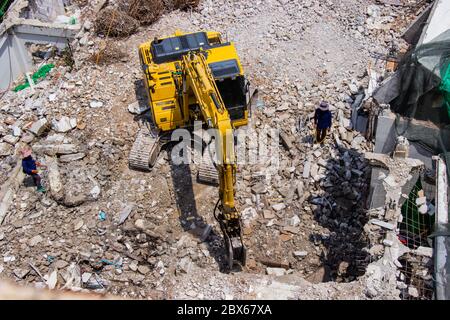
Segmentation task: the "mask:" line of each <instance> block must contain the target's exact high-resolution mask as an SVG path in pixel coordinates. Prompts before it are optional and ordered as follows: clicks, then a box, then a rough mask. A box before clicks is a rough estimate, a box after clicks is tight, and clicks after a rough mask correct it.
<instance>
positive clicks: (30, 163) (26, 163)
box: [20, 147, 45, 192]
mask: <svg viewBox="0 0 450 320" xmlns="http://www.w3.org/2000/svg"><path fill="white" fill-rule="evenodd" d="M31 152H32V151H31V148H30V147H25V148H23V149H22V150H21V151H20V153H21V154H22V170H23V173H25V174H27V175H29V176H31V177H32V178H33V181H34V184H35V185H36V187H37V191H38V192H45V188H44V187H43V186H42V184H41V176H40V175H39V174H38V171H37V167H44V168H45V166H44V165H42V164H41V163H40V162H37V161H36V160H34V159H33V157H32V156H31Z"/></svg>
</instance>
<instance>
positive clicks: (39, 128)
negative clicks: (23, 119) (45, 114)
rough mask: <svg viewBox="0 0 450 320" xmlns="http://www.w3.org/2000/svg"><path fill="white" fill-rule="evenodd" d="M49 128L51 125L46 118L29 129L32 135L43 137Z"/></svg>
mask: <svg viewBox="0 0 450 320" xmlns="http://www.w3.org/2000/svg"><path fill="white" fill-rule="evenodd" d="M48 128H49V123H48V121H47V119H46V118H42V119H39V120H38V121H36V122H34V123H33V124H32V125H31V127H30V128H29V129H28V131H30V132H31V133H33V134H34V135H35V136H37V137H39V136H41V135H42V134H43V133H44V132H45V131H47V129H48Z"/></svg>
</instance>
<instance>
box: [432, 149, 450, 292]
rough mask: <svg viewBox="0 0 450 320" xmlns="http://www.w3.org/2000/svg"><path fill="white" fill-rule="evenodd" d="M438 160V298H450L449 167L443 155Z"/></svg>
mask: <svg viewBox="0 0 450 320" xmlns="http://www.w3.org/2000/svg"><path fill="white" fill-rule="evenodd" d="M433 159H434V160H435V161H436V219H435V232H436V237H435V239H434V241H435V250H434V251H435V264H434V273H435V278H436V300H448V299H449V292H448V278H449V274H448V273H447V271H448V270H449V269H450V261H449V262H447V256H448V244H449V243H450V237H449V231H450V230H449V228H448V194H447V190H448V181H447V167H446V165H445V162H444V160H442V158H441V157H439V156H436V157H433Z"/></svg>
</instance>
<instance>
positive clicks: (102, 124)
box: [0, 0, 433, 299]
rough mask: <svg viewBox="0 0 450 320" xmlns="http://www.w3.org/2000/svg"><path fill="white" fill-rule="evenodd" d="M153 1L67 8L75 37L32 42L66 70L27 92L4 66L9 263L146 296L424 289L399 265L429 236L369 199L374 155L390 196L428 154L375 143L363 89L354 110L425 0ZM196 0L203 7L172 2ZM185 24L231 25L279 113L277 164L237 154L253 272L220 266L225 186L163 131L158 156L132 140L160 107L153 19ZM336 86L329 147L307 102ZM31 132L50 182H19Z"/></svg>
mask: <svg viewBox="0 0 450 320" xmlns="http://www.w3.org/2000/svg"><path fill="white" fill-rule="evenodd" d="M141 2H142V1H112V2H111V1H99V2H98V1H91V2H89V1H87V2H86V4H85V5H84V6H81V7H80V9H79V11H78V13H79V14H76V12H75V9H73V6H66V10H67V12H66V13H65V15H66V17H65V18H64V17H60V18H59V20H60V21H67V18H68V17H77V18H76V19H77V22H78V23H79V30H78V31H77V34H76V36H74V38H73V39H71V40H70V44H71V50H70V51H71V53H70V54H69V53H68V52H66V51H63V50H54V49H55V48H54V47H52V46H46V45H36V44H34V45H33V46H32V47H30V51H31V53H32V57H33V59H36V65H39V64H40V63H42V62H43V61H46V63H52V64H54V65H55V68H54V69H53V70H52V72H51V73H49V74H48V76H47V77H46V78H45V79H43V80H42V81H41V82H39V83H37V84H36V85H35V86H34V88H33V89H30V88H27V89H25V90H22V91H18V92H15V91H12V90H7V91H6V92H5V93H3V91H4V90H5V89H6V88H7V86H8V83H6V84H5V83H4V81H3V80H2V79H0V85H1V87H0V92H2V94H1V98H0V99H1V100H2V103H1V104H0V157H1V158H0V172H1V175H0V185H1V186H2V187H1V189H0V215H1V217H2V223H1V224H0V247H1V248H2V252H1V253H2V260H1V262H2V264H1V265H0V272H1V274H2V276H5V277H10V278H12V279H13V280H14V281H17V282H19V284H21V285H22V284H23V285H31V286H41V287H43V286H47V287H50V288H55V289H62V288H64V289H67V290H73V291H83V292H84V291H91V290H95V291H96V292H99V293H104V292H105V291H106V290H107V291H108V293H111V294H116V295H120V296H121V297H126V298H138V299H141V298H144V299H145V298H150V297H151V298H152V299H153V298H155V299H156V298H159V299H177V298H186V297H191V298H193V299H197V298H198V299H203V298H204V299H226V298H233V299H262V298H275V299H279V298H286V299H287V298H289V299H345V298H347V299H369V298H374V299H380V298H385V299H398V297H399V296H400V291H401V292H403V293H405V294H409V295H410V296H412V297H414V296H415V294H416V292H414V288H413V286H414V284H409V283H406V282H405V280H400V276H397V275H396V271H399V270H398V268H401V267H398V265H399V264H400V266H401V265H402V264H403V259H429V258H430V254H431V255H432V252H431V253H430V252H429V250H428V251H427V249H423V248H419V249H417V250H416V251H418V253H416V251H413V250H412V251H411V252H407V251H406V250H405V248H404V247H402V246H401V242H400V240H399V237H398V234H397V230H396V229H397V224H398V222H399V221H398V219H400V218H399V216H400V214H399V213H398V212H397V210H398V208H396V209H391V211H392V212H390V215H391V216H389V217H388V215H387V212H385V211H386V210H384V206H381V209H380V210H369V211H368V210H366V208H365V204H366V203H367V196H368V195H369V193H370V187H369V183H370V175H371V170H373V169H372V168H371V167H370V165H369V164H373V163H375V165H374V166H375V167H377V169H380V168H382V169H383V172H387V171H389V172H388V173H386V174H384V176H382V177H381V178H380V181H379V183H380V184H381V185H382V187H384V188H386V190H387V193H388V196H389V197H392V198H393V199H394V198H395V195H396V194H397V193H399V194H401V193H405V191H404V190H400V191H399V190H398V189H399V188H400V189H401V187H402V186H403V185H404V184H405V182H406V181H408V179H410V178H409V177H410V176H411V174H410V172H409V171H410V170H409V169H410V168H416V169H417V168H419V167H420V164H419V163H418V162H417V163H414V161H410V159H409V158H399V159H397V158H396V160H394V159H392V158H391V157H390V156H386V155H383V156H380V155H379V154H374V153H371V152H372V151H373V148H374V146H373V139H371V137H369V135H368V134H365V133H360V132H358V131H356V130H354V129H352V124H354V122H353V119H352V115H353V113H352V105H353V104H355V105H356V104H358V106H360V109H359V111H358V112H356V113H357V114H358V115H359V114H361V115H362V114H364V115H365V114H367V112H368V111H370V110H368V109H366V108H367V106H368V102H367V101H366V100H367V99H366V97H365V94H366V93H367V91H368V88H369V85H370V87H371V89H373V88H372V85H371V83H372V84H373V81H372V80H371V79H370V78H371V77H370V76H369V74H370V73H369V74H368V72H367V63H368V61H371V58H370V54H371V53H373V52H380V53H381V52H387V51H388V50H390V47H389V48H388V47H387V46H386V44H387V43H391V42H394V44H395V45H398V46H399V47H400V49H401V52H406V50H405V49H407V48H406V47H405V46H404V45H403V43H402V42H400V41H399V40H398V39H400V38H399V33H400V31H401V29H402V28H403V26H406V24H408V23H409V22H410V20H412V18H414V17H413V16H414V15H415V13H411V12H410V10H409V9H408V10H407V6H405V7H403V6H385V5H378V6H373V5H370V6H368V5H367V4H365V3H362V2H361V1H359V2H358V1H355V0H348V1H337V2H336V1H334V2H333V3H332V4H331V2H323V3H321V5H317V4H316V3H315V2H314V1H300V2H299V3H300V4H299V3H297V2H295V1H287V0H282V1H266V2H264V6H261V5H258V4H257V3H256V2H255V3H253V2H251V1H250V2H249V1H241V0H239V1H224V0H218V1H200V2H198V1H178V0H177V1H175V0H164V1H154V2H152V3H153V4H157V3H160V4H161V3H162V4H163V6H164V8H163V10H162V12H159V13H158V12H156V11H155V12H152V11H151V10H149V7H148V6H147V5H148V3H150V2H151V1H150V2H149V1H143V2H145V3H146V7H145V8H144V7H142V6H138V8H140V9H137V10H135V11H136V12H132V11H133V10H131V9H132V8H131V6H132V4H133V3H141ZM189 3H192V6H193V7H196V8H197V9H196V10H192V11H191V10H190V9H189V11H188V12H184V11H173V12H171V11H172V10H174V9H175V10H177V9H180V10H185V9H188V8H190V7H191V6H190V5H189ZM197 4H198V6H197ZM418 6H419V5H418ZM138 16H139V17H141V16H149V17H150V16H152V17H151V19H150V18H149V19H147V20H142V19H141V18H139V19H137V18H136V17H138ZM324 17H326V19H324ZM400 18H401V19H400ZM78 20H79V21H78ZM151 20H152V21H154V22H153V24H152V25H151V26H145V24H146V23H152V22H151ZM142 21H146V23H141V22H142ZM250 21H253V22H254V21H257V23H253V22H252V23H250ZM258 21H259V22H261V23H259V22H258ZM317 21H320V23H317ZM111 22H114V23H113V24H112V23H111ZM68 28H70V27H68ZM175 29H180V30H197V29H198V30H218V31H221V32H222V33H223V35H225V34H228V35H230V34H232V35H233V37H234V38H235V39H232V40H233V41H235V42H236V43H237V44H238V45H239V54H240V55H241V59H242V62H243V63H244V64H245V66H246V72H247V75H248V79H249V80H250V82H251V84H252V86H255V87H258V89H259V91H260V95H259V96H258V99H257V100H258V101H257V102H256V106H257V107H256V108H253V109H252V119H251V122H250V123H251V126H249V127H251V128H252V129H254V130H255V131H256V133H258V134H260V133H263V132H264V131H263V130H264V129H265V128H273V129H277V128H278V129H280V128H281V129H282V130H281V133H280V134H279V136H278V133H276V135H274V134H272V133H269V134H266V133H265V132H264V135H263V137H262V136H261V137H262V138H270V139H274V140H276V142H277V143H278V142H279V143H280V148H279V149H277V150H276V151H277V152H276V153H270V152H269V155H270V156H275V157H276V158H277V161H278V164H276V165H273V164H272V163H269V162H264V163H257V164H251V165H248V164H238V168H237V169H238V170H237V179H236V199H235V201H236V204H237V207H238V208H240V209H239V210H240V211H239V212H240V213H241V214H242V218H243V224H244V230H243V241H244V243H245V244H246V246H247V248H248V249H249V250H248V252H247V255H248V257H247V260H248V261H247V265H246V266H245V267H244V268H243V270H242V272H233V273H224V272H221V270H222V269H223V268H224V263H225V262H224V261H223V260H222V258H218V257H221V256H222V253H223V239H222V237H221V232H220V227H219V225H218V223H217V222H216V220H215V219H214V218H213V216H212V211H213V210H214V206H215V204H216V201H217V188H216V187H213V186H207V185H202V184H199V183H198V182H197V181H196V179H195V178H194V176H195V175H196V174H197V173H198V165H197V164H196V163H193V164H189V165H181V166H177V165H174V164H173V163H171V161H170V155H171V151H172V147H171V146H167V148H166V147H165V148H163V149H162V151H161V154H160V156H159V158H158V161H157V163H156V164H155V166H154V168H153V169H152V171H151V172H147V173H143V172H137V171H134V170H130V169H129V167H128V165H127V158H128V155H129V151H130V148H131V144H132V143H131V142H130V141H132V140H133V136H134V135H135V134H136V132H137V131H138V129H139V127H142V126H144V125H147V120H148V119H149V118H151V117H152V115H151V113H150V112H148V110H149V108H148V102H147V97H146V89H145V86H144V83H143V82H142V71H141V70H140V65H139V63H136V60H135V59H137V58H136V57H137V55H136V48H137V47H138V46H139V45H140V44H141V42H142V39H143V38H142V36H141V35H142V34H145V38H146V39H154V38H155V37H161V36H164V35H169V33H167V34H166V33H164V32H163V31H164V30H175ZM138 30H139V33H138V34H137V35H136V36H132V37H128V36H129V35H131V34H132V33H134V32H136V31H138ZM249 35H251V36H249ZM20 36H22V34H21V35H20ZM114 36H117V37H119V38H116V39H115V40H114V41H112V42H111V41H109V40H108V41H106V42H105V41H103V40H105V39H110V38H111V37H114ZM233 37H232V38H233ZM255 39H256V40H255ZM0 40H1V39H0ZM230 40H231V39H230ZM0 43H1V41H0ZM61 43H66V41H62V42H61ZM293 43H295V44H298V45H299V47H301V48H302V49H301V50H300V51H298V50H297V51H298V52H297V51H296V52H297V54H294V55H288V56H287V57H286V59H287V60H286V59H285V60H286V61H285V63H281V64H280V52H292V50H293V47H292V44H293ZM256 47H257V48H258V50H255V48H256ZM0 49H1V48H0ZM60 49H61V48H60ZM60 51H62V53H59V52H60ZM294 51H295V50H294ZM0 52H1V50H0ZM55 52H57V54H54V53H55ZM343 52H345V53H348V52H352V59H348V54H342V53H343ZM50 53H51V54H50ZM60 55H61V56H60ZM379 60H381V59H379ZM274 65H276V66H278V67H277V68H275V69H274V68H273V66H274ZM293 66H294V67H293ZM3 69H4V70H7V68H3ZM3 69H2V70H3ZM377 75H380V77H381V75H383V76H385V75H384V74H383V73H382V72H379V70H377ZM4 78H5V79H7V78H9V77H8V76H7V75H6V76H5V77H4ZM18 80H20V79H18ZM3 85H6V87H3ZM261 93H262V94H261ZM322 100H326V101H328V102H329V104H330V106H331V110H332V113H333V123H332V128H331V130H330V132H329V134H328V136H327V139H326V140H325V142H324V144H323V145H320V144H317V143H314V140H315V137H314V136H315V130H314V124H313V120H312V117H311V116H312V115H313V114H314V110H315V108H316V106H317V104H318V102H319V101H322ZM258 106H259V107H258ZM262 106H263V107H262ZM135 115H140V116H135ZM47 119H48V120H47ZM366 120H367V119H366ZM370 120H372V118H370ZM49 121H51V123H49ZM369 122H370V121H366V124H367V123H369ZM370 125H371V124H370V123H369V124H368V125H367V126H370ZM361 126H363V127H364V125H361ZM353 127H354V126H353ZM355 128H356V127H355ZM47 133H48V134H47ZM258 137H259V138H260V136H258ZM278 138H279V139H278ZM278 140H279V141H278ZM255 141H256V139H255ZM23 143H27V144H29V145H30V146H31V147H32V149H33V156H34V157H35V158H36V160H38V161H40V162H42V163H44V164H45V165H47V169H42V170H40V174H41V176H42V181H43V184H44V185H45V187H46V189H47V190H48V192H47V193H45V194H42V193H36V191H35V187H34V185H33V181H32V179H30V177H25V180H24V181H23V182H22V180H21V179H23V176H24V175H23V174H21V170H20V169H21V167H20V156H18V154H17V151H18V150H19V148H20V147H21V145H22V144H23ZM246 151H248V155H249V156H253V155H255V154H256V155H258V151H256V153H254V152H255V151H254V150H251V149H250V148H249V149H248V150H247V149H246ZM193 154H195V152H194V153H193ZM408 159H409V160H408ZM396 166H397V167H396ZM404 167H405V168H406V167H407V168H408V170H406V169H405V168H404ZM15 168H17V169H15ZM14 170H16V171H17V172H18V173H17V175H16V174H15V171H14ZM374 171H375V170H374ZM399 172H400V173H401V174H399ZM405 172H406V173H405ZM19 173H20V174H19ZM404 173H405V174H404ZM20 176H22V177H20ZM378 176H379V175H378V174H377V173H375V178H374V180H377V177H378ZM9 177H14V178H13V179H8V178H9ZM16 185H17V187H16ZM421 197H424V195H421ZM425 200H426V201H423V199H421V200H420V201H422V202H421V203H420V210H421V211H422V212H423V210H424V208H425V207H423V206H424V205H425V206H426V207H427V212H428V214H431V213H430V212H433V210H432V207H431V203H430V202H431V201H432V199H425ZM8 203H9V204H8ZM396 203H399V202H398V201H397V202H396ZM6 204H8V206H6ZM388 204H389V203H386V204H385V205H386V207H388ZM383 205H384V204H383ZM392 206H393V205H392ZM397 207H398V205H397ZM5 208H7V209H5ZM100 210H102V211H104V212H105V213H106V219H105V220H99V218H98V212H99V211H100ZM259 255H261V256H259ZM260 257H267V258H264V259H260ZM324 257H326V259H324ZM267 260H269V261H267ZM30 261H32V262H33V263H34V264H35V265H33V267H29V266H28V263H29V262H30ZM372 263H373V264H372ZM417 270H419V271H420V272H421V274H423V271H424V270H423V269H420V268H419V269H417ZM41 272H42V273H41ZM281 276H282V277H281ZM426 276H428V277H431V273H430V272H429V273H427V275H426ZM426 276H424V277H426ZM304 279H308V281H306V280H304ZM309 280H311V282H309ZM324 281H327V282H324ZM424 281H428V280H424ZM400 287H401V288H403V289H399V288H400ZM421 295H422V292H419V297H420V296H421Z"/></svg>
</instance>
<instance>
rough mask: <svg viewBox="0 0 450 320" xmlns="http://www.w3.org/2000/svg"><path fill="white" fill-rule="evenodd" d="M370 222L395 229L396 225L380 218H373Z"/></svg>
mask: <svg viewBox="0 0 450 320" xmlns="http://www.w3.org/2000/svg"><path fill="white" fill-rule="evenodd" d="M369 222H370V223H372V224H375V225H377V226H380V227H383V228H386V229H388V230H394V229H395V226H394V225H393V224H391V223H387V222H384V221H381V220H378V219H372V220H370V221H369Z"/></svg>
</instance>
